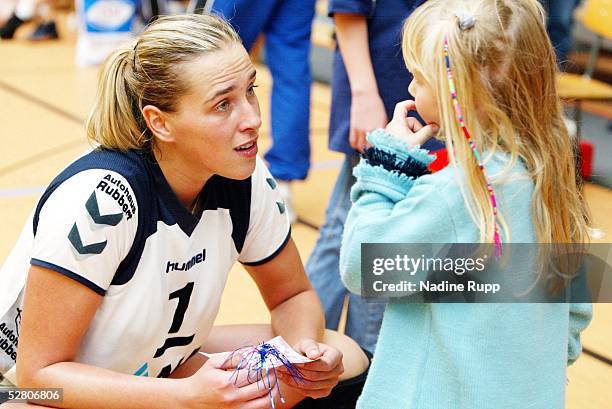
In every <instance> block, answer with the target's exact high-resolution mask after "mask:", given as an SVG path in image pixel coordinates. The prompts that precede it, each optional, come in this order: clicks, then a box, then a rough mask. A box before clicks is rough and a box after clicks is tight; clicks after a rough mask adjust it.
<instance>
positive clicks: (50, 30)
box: [29, 21, 59, 41]
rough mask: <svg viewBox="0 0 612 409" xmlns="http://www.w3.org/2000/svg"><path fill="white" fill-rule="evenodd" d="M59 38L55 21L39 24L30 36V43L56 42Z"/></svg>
mask: <svg viewBox="0 0 612 409" xmlns="http://www.w3.org/2000/svg"><path fill="white" fill-rule="evenodd" d="M58 38H59V35H58V34H57V28H56V27H55V21H49V22H48V23H40V24H39V25H38V27H36V30H35V31H34V33H33V34H32V35H31V36H30V38H29V40H30V41H43V40H56V39H58Z"/></svg>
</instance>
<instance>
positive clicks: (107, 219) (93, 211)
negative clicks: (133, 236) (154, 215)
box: [68, 190, 123, 255]
mask: <svg viewBox="0 0 612 409" xmlns="http://www.w3.org/2000/svg"><path fill="white" fill-rule="evenodd" d="M85 209H86V210H87V213H88V214H89V216H90V217H91V220H92V221H93V222H94V223H95V224H102V225H105V226H116V225H118V224H119V222H120V221H121V220H123V212H121V213H115V214H105V215H102V214H100V205H99V204H98V197H97V196H96V191H95V190H94V191H93V192H91V195H90V196H89V198H88V199H87V202H85ZM68 241H70V244H72V247H74V249H75V250H76V251H77V253H79V254H81V255H89V254H100V253H102V252H103V251H104V249H105V248H106V244H107V240H104V241H102V242H99V243H92V244H87V245H85V244H83V239H82V238H81V233H80V232H79V228H78V227H77V224H76V223H74V224H73V225H72V228H71V229H70V232H69V233H68Z"/></svg>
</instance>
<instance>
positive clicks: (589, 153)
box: [580, 140, 595, 179]
mask: <svg viewBox="0 0 612 409" xmlns="http://www.w3.org/2000/svg"><path fill="white" fill-rule="evenodd" d="M594 153H595V147H594V146H593V144H592V143H591V142H589V141H585V140H581V141H580V156H581V159H582V169H580V171H581V172H582V177H583V178H585V179H588V178H590V177H591V174H592V173H593V154H594Z"/></svg>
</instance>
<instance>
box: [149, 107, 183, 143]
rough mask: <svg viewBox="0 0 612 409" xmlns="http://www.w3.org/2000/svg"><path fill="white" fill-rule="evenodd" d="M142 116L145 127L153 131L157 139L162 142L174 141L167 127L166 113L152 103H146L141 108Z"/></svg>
mask: <svg viewBox="0 0 612 409" xmlns="http://www.w3.org/2000/svg"><path fill="white" fill-rule="evenodd" d="M142 116H143V118H144V120H145V122H146V123H147V127H148V128H149V129H150V130H151V132H153V135H155V137H156V138H157V139H159V140H160V141H163V142H174V141H175V138H174V136H172V134H171V132H170V130H169V127H168V117H167V115H166V113H164V112H163V111H162V110H160V109H159V108H157V107H156V106H153V105H147V106H145V107H143V108H142Z"/></svg>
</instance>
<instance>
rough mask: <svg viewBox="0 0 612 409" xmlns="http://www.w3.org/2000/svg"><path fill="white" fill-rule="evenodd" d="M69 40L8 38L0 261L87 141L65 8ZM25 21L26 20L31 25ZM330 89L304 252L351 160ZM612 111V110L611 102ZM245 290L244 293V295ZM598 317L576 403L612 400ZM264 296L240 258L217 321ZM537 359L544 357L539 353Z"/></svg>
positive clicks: (308, 192)
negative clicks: (345, 156)
mask: <svg viewBox="0 0 612 409" xmlns="http://www.w3.org/2000/svg"><path fill="white" fill-rule="evenodd" d="M61 22H62V24H61V25H60V28H63V29H62V32H61V35H62V38H61V40H58V41H52V42H44V43H40V44H31V43H28V42H27V41H25V40H24V39H23V37H25V36H26V35H27V33H26V34H24V35H19V36H18V38H17V39H15V40H13V41H3V42H1V43H0V62H1V63H0V125H1V128H0V129H1V131H0V138H1V140H2V141H3V148H2V155H0V225H2V226H4V227H3V229H2V231H3V234H2V235H0V262H2V261H3V260H4V259H5V258H6V256H7V255H8V254H9V252H10V250H11V248H12V246H13V244H14V243H15V241H16V239H17V236H18V235H19V232H20V231H21V229H22V227H23V224H24V222H25V220H26V218H27V217H28V215H29V214H30V212H31V211H32V209H33V208H34V206H35V204H36V202H37V200H38V197H39V196H40V194H41V193H42V191H43V190H44V188H45V187H46V185H47V184H48V183H49V182H50V180H51V179H52V178H53V177H54V176H55V175H56V174H57V173H58V172H59V171H61V170H62V168H64V167H65V166H66V165H67V164H68V163H69V162H71V161H72V160H73V159H74V158H75V157H76V156H77V155H79V154H80V153H82V152H83V151H85V150H86V149H88V145H87V142H86V140H85V133H84V126H83V124H84V121H85V118H86V116H87V113H88V110H89V108H90V106H91V102H92V100H93V96H94V93H95V82H96V74H97V70H96V68H77V67H76V66H75V64H74V48H75V47H74V46H75V34H74V32H71V31H70V30H67V29H66V26H67V24H66V17H65V16H61ZM24 29H25V28H24ZM258 77H259V79H258V82H259V85H260V86H261V87H260V88H258V91H257V92H258V95H259V99H260V103H261V106H262V113H263V116H264V126H263V129H262V132H261V136H262V137H261V138H260V141H261V143H260V149H261V152H264V151H265V149H266V147H267V146H269V144H270V138H269V132H268V130H269V128H268V127H269V123H270V122H269V116H268V96H269V92H270V85H271V79H270V75H269V72H268V71H267V69H266V68H265V66H259V67H258ZM329 104H330V90H329V87H328V86H327V85H323V84H319V83H315V84H314V85H313V94H312V119H311V142H312V146H313V153H312V163H313V167H312V170H311V173H310V176H309V178H308V179H307V180H306V181H304V182H298V183H296V186H295V189H294V201H295V208H296V210H297V213H298V214H299V217H300V219H299V221H298V222H297V223H296V224H295V225H294V226H293V238H294V240H295V241H296V243H297V245H298V247H299V249H300V252H301V255H302V259H303V260H306V259H307V258H308V255H309V254H310V252H311V250H312V248H313V246H314V244H315V241H316V239H317V235H318V231H317V227H318V226H320V225H321V224H322V223H323V218H324V210H325V206H326V204H327V200H328V198H329V195H330V193H331V189H332V186H333V183H334V181H335V177H336V175H337V172H338V170H339V167H340V163H341V160H342V157H341V155H339V154H337V153H334V152H330V151H328V149H327V125H328V115H329ZM608 112H610V111H609V110H608ZM585 194H586V199H587V201H588V203H589V205H590V208H591V210H592V213H593V222H594V225H595V226H596V227H598V228H600V229H602V231H603V232H604V233H605V234H606V235H605V236H604V238H603V239H602V240H601V241H605V242H610V239H611V238H612V236H611V235H612V218H611V217H610V214H611V213H612V190H610V189H607V188H604V187H600V186H598V185H594V184H588V185H587V186H586V187H585ZM236 300H240V302H236ZM594 308H595V314H594V319H593V322H592V323H591V325H590V327H589V328H588V329H587V330H586V331H585V333H584V335H583V345H584V348H585V350H586V351H585V353H584V354H583V356H582V357H581V358H580V359H579V360H578V362H577V363H576V364H574V365H573V366H572V367H570V368H569V371H568V378H569V384H568V393H567V407H568V408H570V409H603V408H607V407H610V406H609V405H610V402H611V401H612V389H611V388H610V385H612V325H610V323H611V322H612V304H597V305H595V306H594ZM268 318H269V315H268V312H267V310H266V308H265V305H264V303H263V302H262V301H261V299H260V297H259V295H258V292H257V289H256V287H255V286H254V284H253V283H252V282H251V281H250V278H249V277H248V275H247V274H246V273H245V272H244V270H243V269H242V268H241V267H240V266H238V265H237V266H235V267H234V269H233V271H232V273H231V274H230V279H229V281H228V283H227V286H226V291H225V293H224V298H223V302H222V306H221V310H220V313H219V316H218V318H217V323H218V324H230V323H233V324H236V323H257V322H267V320H268ZM534 365H537V362H534Z"/></svg>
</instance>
